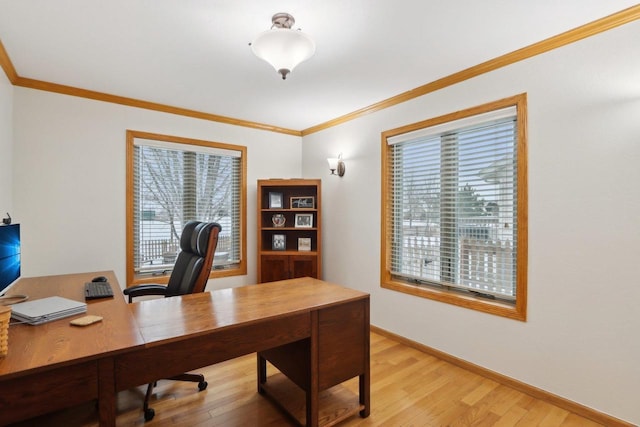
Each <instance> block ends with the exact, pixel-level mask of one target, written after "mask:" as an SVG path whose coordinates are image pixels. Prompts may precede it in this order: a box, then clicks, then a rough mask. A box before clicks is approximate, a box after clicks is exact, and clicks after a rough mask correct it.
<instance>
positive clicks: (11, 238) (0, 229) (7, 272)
mask: <svg viewBox="0 0 640 427" xmlns="http://www.w3.org/2000/svg"><path fill="white" fill-rule="evenodd" d="M19 278H20V224H11V225H0V296H3V295H4V294H6V293H7V291H8V290H9V289H10V288H11V287H12V286H13V285H14V284H15V283H16V282H17V281H18V279H19Z"/></svg>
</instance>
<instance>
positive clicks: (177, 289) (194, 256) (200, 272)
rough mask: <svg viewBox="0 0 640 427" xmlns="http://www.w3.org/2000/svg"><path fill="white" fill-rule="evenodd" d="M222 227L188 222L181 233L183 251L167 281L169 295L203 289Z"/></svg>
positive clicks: (207, 223)
mask: <svg viewBox="0 0 640 427" xmlns="http://www.w3.org/2000/svg"><path fill="white" fill-rule="evenodd" d="M220 230H222V227H221V226H220V224H218V223H215V222H200V221H189V222H187V224H186V225H185V226H184V229H183V230H182V236H180V253H179V254H178V257H177V259H176V263H175V265H174V267H173V272H172V273H171V277H170V278H169V283H168V284H167V292H166V296H167V297H170V296H175V295H185V294H192V293H196V292H203V291H204V288H205V286H206V285H207V280H208V279H209V273H211V267H212V265H213V255H214V253H215V251H216V247H217V246H218V234H219V233H220Z"/></svg>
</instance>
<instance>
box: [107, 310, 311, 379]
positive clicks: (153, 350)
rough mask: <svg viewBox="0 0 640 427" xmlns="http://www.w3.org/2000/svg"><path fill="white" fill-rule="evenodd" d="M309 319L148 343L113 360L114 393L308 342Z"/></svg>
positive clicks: (295, 317)
mask: <svg viewBox="0 0 640 427" xmlns="http://www.w3.org/2000/svg"><path fill="white" fill-rule="evenodd" d="M309 319H310V314H309V313H301V314H296V315H291V316H286V317H282V318H277V319H268V321H262V322H257V323H251V324H247V325H238V326H234V327H230V328H228V329H220V330H214V331H210V332H207V333H204V334H202V335H199V336H182V337H178V338H176V339H173V340H167V341H166V342H160V343H150V344H148V345H147V346H146V347H145V348H142V349H139V350H136V351H132V352H129V353H127V354H123V355H120V356H117V357H116V358H115V378H116V385H115V386H116V389H117V390H125V389H128V388H131V387H135V386H138V385H140V384H146V383H150V382H152V381H155V380H157V379H159V378H167V377H171V376H175V375H179V374H181V373H184V372H188V371H192V370H194V369H198V368H202V367H204V366H209V365H213V364H215V363H219V362H222V361H225V360H229V359H233V358H235V357H238V356H243V355H245V354H249V353H254V352H259V351H262V350H266V349H268V348H272V347H277V346H281V345H284V344H288V343H291V342H294V341H298V340H301V339H305V338H308V337H309V336H310V334H311V326H310V320H309Z"/></svg>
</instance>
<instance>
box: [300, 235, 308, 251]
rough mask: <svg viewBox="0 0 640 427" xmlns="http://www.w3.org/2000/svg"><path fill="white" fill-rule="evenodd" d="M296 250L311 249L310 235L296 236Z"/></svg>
mask: <svg viewBox="0 0 640 427" xmlns="http://www.w3.org/2000/svg"><path fill="white" fill-rule="evenodd" d="M298 250H299V251H300V252H309V251H311V238H310V237H298Z"/></svg>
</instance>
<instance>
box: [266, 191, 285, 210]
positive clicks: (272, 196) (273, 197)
mask: <svg viewBox="0 0 640 427" xmlns="http://www.w3.org/2000/svg"><path fill="white" fill-rule="evenodd" d="M283 207H284V205H283V204H282V193H276V192H270V193H269V209H282V208H283Z"/></svg>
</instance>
